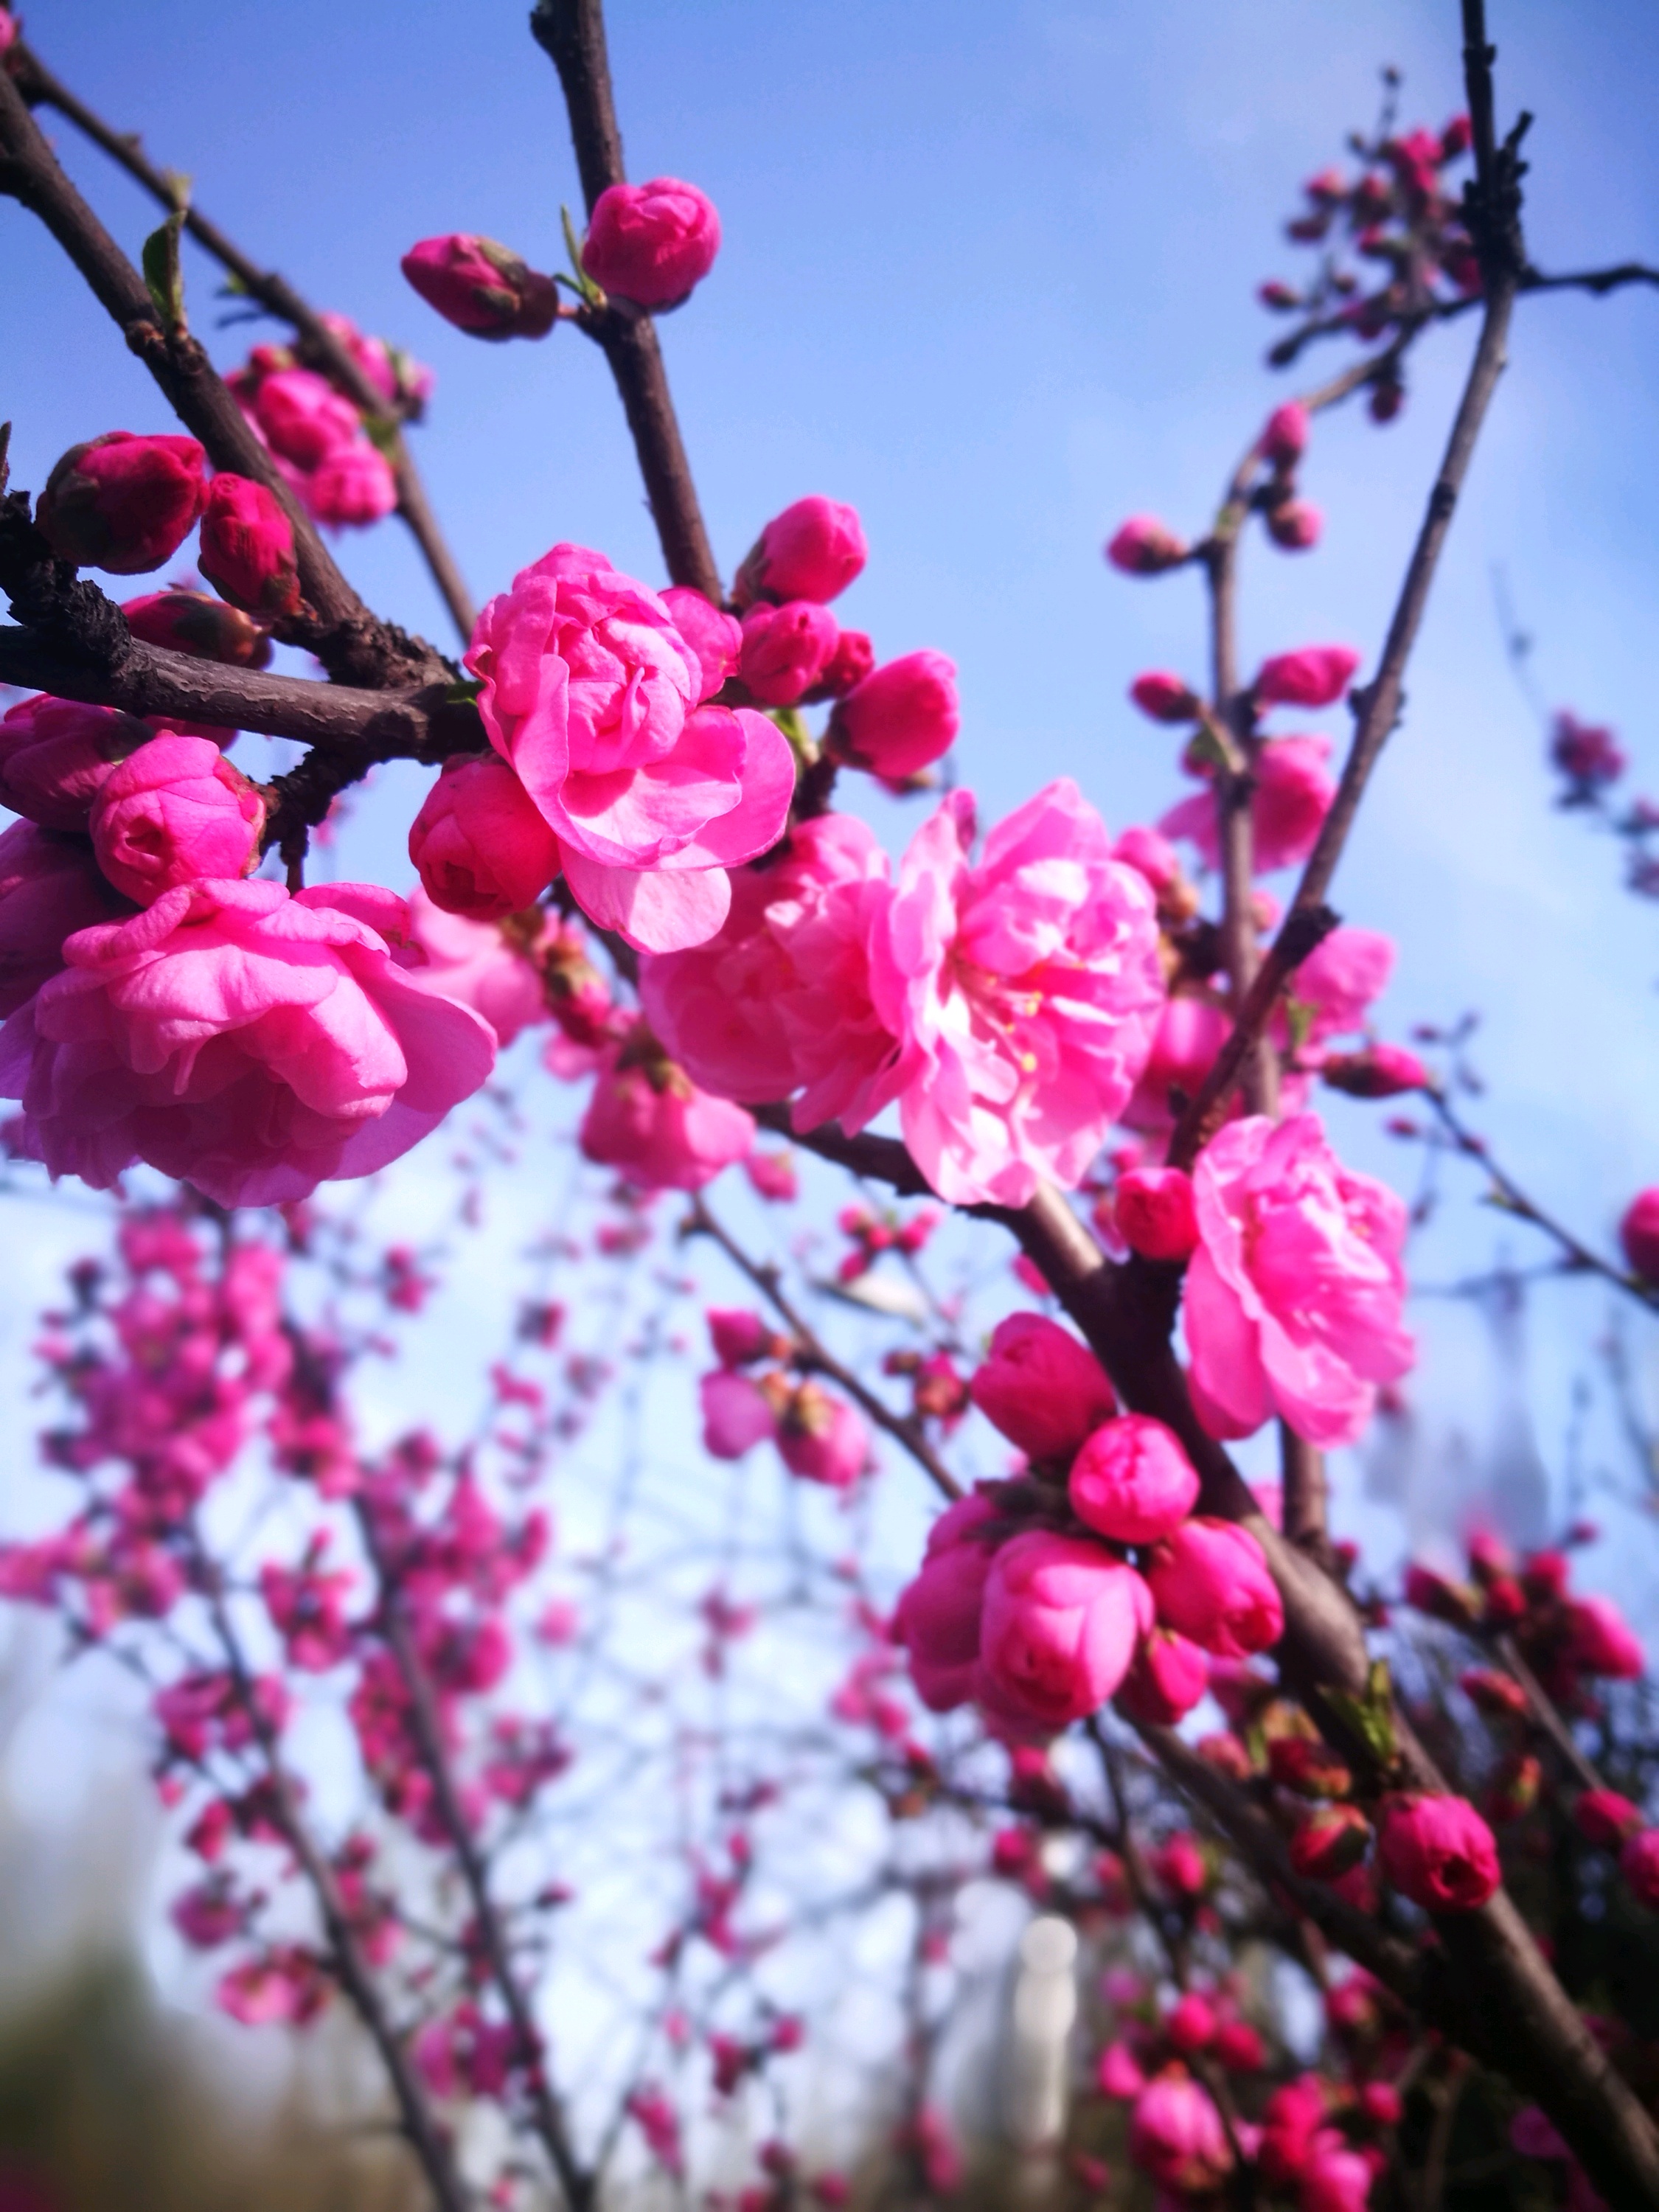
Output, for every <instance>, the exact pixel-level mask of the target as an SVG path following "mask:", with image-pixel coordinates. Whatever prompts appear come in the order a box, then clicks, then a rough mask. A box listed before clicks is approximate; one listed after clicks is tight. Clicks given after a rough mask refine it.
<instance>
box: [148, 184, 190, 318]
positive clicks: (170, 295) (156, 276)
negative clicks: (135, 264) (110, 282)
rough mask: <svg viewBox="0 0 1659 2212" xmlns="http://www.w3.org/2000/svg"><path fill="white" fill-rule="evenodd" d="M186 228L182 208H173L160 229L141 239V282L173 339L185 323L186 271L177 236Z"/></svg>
mask: <svg viewBox="0 0 1659 2212" xmlns="http://www.w3.org/2000/svg"><path fill="white" fill-rule="evenodd" d="M184 227H185V215H184V210H183V209H182V208H175V209H174V210H173V213H172V214H171V215H170V216H168V217H167V221H166V222H164V223H163V224H162V225H161V228H160V229H159V230H153V231H151V233H150V234H149V237H148V238H147V239H146V240H144V254H143V264H144V283H145V286H146V288H147V289H148V290H149V296H150V298H151V299H152V300H153V301H155V312H156V313H157V314H158V315H159V316H160V317H161V325H162V328H163V329H164V330H166V331H167V332H168V334H169V335H170V336H172V337H182V336H183V334H184V332H185V330H186V329H187V328H188V325H187V324H186V323H185V272H184V270H183V268H182V266H181V265H180V263H179V233H180V232H181V231H182V230H183V229H184Z"/></svg>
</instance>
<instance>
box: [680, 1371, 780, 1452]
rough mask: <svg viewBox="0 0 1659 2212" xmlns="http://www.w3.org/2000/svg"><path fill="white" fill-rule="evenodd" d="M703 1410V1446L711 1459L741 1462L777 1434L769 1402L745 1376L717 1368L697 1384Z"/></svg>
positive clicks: (776, 1425) (776, 1423)
mask: <svg viewBox="0 0 1659 2212" xmlns="http://www.w3.org/2000/svg"><path fill="white" fill-rule="evenodd" d="M697 1395H698V1399H699V1401H701V1404H702V1445H703V1449H704V1450H705V1451H706V1452H707V1453H708V1455H709V1456H710V1458H712V1459H741V1458H742V1457H743V1455H744V1453H745V1452H746V1451H748V1450H750V1448H751V1447H752V1446H754V1445H756V1444H757V1443H762V1442H763V1440H764V1439H765V1438H767V1437H775V1436H776V1434H777V1432H778V1422H777V1416H776V1414H775V1413H774V1412H773V1411H772V1407H771V1402H770V1401H769V1399H767V1398H765V1397H763V1395H762V1394H761V1392H760V1391H759V1390H758V1389H757V1388H756V1386H755V1384H754V1383H752V1382H751V1381H750V1378H749V1376H746V1375H739V1374H738V1372H737V1371H736V1370H735V1369H732V1368H729V1367H717V1368H716V1369H715V1370H714V1373H713V1374H712V1375H705V1376H703V1377H702V1381H701V1382H700V1383H698V1385H697Z"/></svg>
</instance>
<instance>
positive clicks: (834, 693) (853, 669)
mask: <svg viewBox="0 0 1659 2212" xmlns="http://www.w3.org/2000/svg"><path fill="white" fill-rule="evenodd" d="M875 665H876V649H875V647H873V646H872V644H871V642H870V641H869V639H868V638H867V637H866V635H865V634H864V632H863V631H862V630H861V629H844V630H842V633H841V635H840V636H839V637H838V638H837V639H836V649H835V651H834V652H833V653H831V654H830V656H829V659H828V660H826V661H825V662H824V664H823V670H822V671H821V673H820V674H819V677H818V680H817V683H816V684H814V685H813V686H812V688H811V690H810V691H808V692H806V693H805V694H804V695H803V697H802V701H801V703H802V705H803V706H806V707H816V706H817V705H818V704H820V702H822V701H823V700H825V699H844V698H845V697H846V696H847V695H848V692H849V691H850V690H853V688H854V685H855V684H862V683H863V681H864V679H865V678H866V676H867V675H869V673H870V671H871V670H872V668H873V667H874V666H875Z"/></svg>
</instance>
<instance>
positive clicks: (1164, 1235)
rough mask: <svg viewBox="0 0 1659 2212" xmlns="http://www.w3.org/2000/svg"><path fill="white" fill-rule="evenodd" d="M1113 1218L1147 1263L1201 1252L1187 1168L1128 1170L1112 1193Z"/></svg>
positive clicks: (1191, 1184)
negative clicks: (1197, 1251) (1198, 1250)
mask: <svg viewBox="0 0 1659 2212" xmlns="http://www.w3.org/2000/svg"><path fill="white" fill-rule="evenodd" d="M1112 1218H1113V1220H1114V1222H1115V1224H1116V1225H1117V1233H1118V1235H1119V1236H1120V1237H1121V1238H1122V1239H1123V1241H1124V1243H1126V1244H1127V1246H1128V1248H1129V1249H1130V1250H1131V1251H1132V1252H1138V1253H1139V1255H1140V1257H1141V1258H1142V1259H1143V1260H1188V1259H1190V1258H1191V1257H1192V1255H1193V1254H1194V1251H1195V1250H1196V1249H1198V1212H1197V1208H1196V1204H1195V1201H1194V1197H1193V1179H1192V1177H1191V1176H1189V1175H1188V1174H1187V1172H1186V1171H1185V1170H1184V1169H1182V1168H1130V1169H1128V1170H1127V1171H1126V1172H1125V1173H1124V1174H1122V1175H1121V1176H1119V1177H1118V1179H1117V1185H1116V1188H1115V1190H1114V1191H1113V1194H1112Z"/></svg>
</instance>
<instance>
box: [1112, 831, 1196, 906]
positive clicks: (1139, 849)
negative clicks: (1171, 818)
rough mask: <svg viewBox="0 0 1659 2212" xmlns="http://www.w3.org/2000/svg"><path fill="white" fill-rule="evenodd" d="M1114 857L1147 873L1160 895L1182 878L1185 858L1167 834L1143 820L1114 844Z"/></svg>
mask: <svg viewBox="0 0 1659 2212" xmlns="http://www.w3.org/2000/svg"><path fill="white" fill-rule="evenodd" d="M1112 858H1113V859H1114V860H1121V861H1122V862H1123V864H1124V866H1126V867H1129V868H1133V870H1134V872H1135V873H1136V874H1137V875H1138V876H1143V877H1145V878H1146V881H1147V882H1148V883H1149V884H1151V885H1152V889H1153V890H1154V891H1156V892H1157V894H1158V896H1159V897H1160V898H1162V897H1164V895H1165V894H1166V893H1167V892H1170V891H1172V890H1174V889H1175V887H1176V884H1178V883H1179V882H1180V880H1181V862H1180V860H1178V859H1177V858H1176V848H1175V847H1174V846H1173V845H1172V844H1171V843H1170V841H1169V839H1168V838H1167V837H1160V836H1159V835H1158V831H1157V830H1156V829H1146V827H1145V826H1144V825H1143V824H1141V823H1134V824H1133V825H1132V826H1131V827H1130V828H1129V829H1126V830H1125V831H1124V833H1123V835H1122V836H1121V837H1120V838H1119V839H1118V841H1117V842H1116V844H1115V845H1114V846H1113V848H1112Z"/></svg>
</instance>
